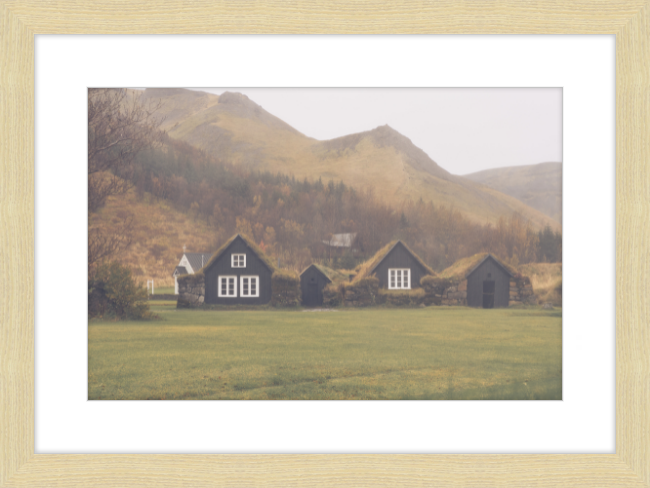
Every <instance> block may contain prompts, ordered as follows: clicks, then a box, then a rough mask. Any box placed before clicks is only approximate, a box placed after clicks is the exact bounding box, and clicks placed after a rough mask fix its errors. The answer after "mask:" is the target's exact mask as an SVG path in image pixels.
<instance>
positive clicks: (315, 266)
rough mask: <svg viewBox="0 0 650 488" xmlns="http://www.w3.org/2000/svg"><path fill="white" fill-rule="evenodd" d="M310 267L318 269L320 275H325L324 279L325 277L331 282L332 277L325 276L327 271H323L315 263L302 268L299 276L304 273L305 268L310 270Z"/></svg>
mask: <svg viewBox="0 0 650 488" xmlns="http://www.w3.org/2000/svg"><path fill="white" fill-rule="evenodd" d="M311 268H314V269H315V270H316V271H318V272H319V273H320V274H322V275H323V276H324V277H325V279H326V280H327V281H329V282H330V283H331V282H332V278H330V277H329V276H327V273H325V271H323V270H322V269H321V267H320V266H318V265H317V264H310V265H309V266H307V267H306V268H305V269H304V270H303V272H302V273H300V276H302V275H304V274H305V273H306V272H307V270H310V269H311Z"/></svg>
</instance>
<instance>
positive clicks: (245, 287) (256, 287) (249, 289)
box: [239, 276, 260, 298]
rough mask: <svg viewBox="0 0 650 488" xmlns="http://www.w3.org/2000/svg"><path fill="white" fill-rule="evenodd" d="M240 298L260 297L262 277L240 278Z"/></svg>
mask: <svg viewBox="0 0 650 488" xmlns="http://www.w3.org/2000/svg"><path fill="white" fill-rule="evenodd" d="M239 296H241V297H251V298H252V297H258V296H260V277H259V276H240V277H239Z"/></svg>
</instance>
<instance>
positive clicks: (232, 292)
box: [218, 276, 237, 298]
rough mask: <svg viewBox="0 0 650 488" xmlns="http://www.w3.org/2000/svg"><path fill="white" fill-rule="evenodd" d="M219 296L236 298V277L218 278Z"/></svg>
mask: <svg viewBox="0 0 650 488" xmlns="http://www.w3.org/2000/svg"><path fill="white" fill-rule="evenodd" d="M218 292H219V296H220V297H225V298H235V297H236V296H237V277H236V276H219V290H218Z"/></svg>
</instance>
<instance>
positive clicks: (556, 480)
mask: <svg viewBox="0 0 650 488" xmlns="http://www.w3.org/2000/svg"><path fill="white" fill-rule="evenodd" d="M89 33H95V34H134V33H138V34H182V33H186V34H202V33H206V34H207V33H356V34H367V33H395V34H399V33H405V34H419V33H421V34H425V33H426V34H440V33H472V34H499V33H508V34H615V35H616V133H617V137H616V154H617V164H616V185H617V199H616V232H617V236H616V242H617V247H616V249H617V254H616V267H617V271H618V272H617V276H616V303H617V309H616V321H617V323H616V338H617V344H616V358H617V367H616V413H617V415H616V454H609V455H583V454H576V455H49V454H48V455H44V454H39V455H35V454H34V348H33V344H34V307H33V303H34V302H33V299H34V291H33V290H34V281H33V271H34V261H33V255H34V254H33V251H34V185H33V183H34V169H33V158H34V149H33V147H34V115H33V114H34V35H35V34H89ZM649 42H650V5H649V2H648V1H647V0H639V1H634V0H611V1H590V0H582V1H573V0H556V1H546V0H541V1H535V0H530V1H524V0H522V1H513V0H503V1H499V2H466V1H460V0H458V1H445V0H441V1H436V2H426V1H424V0H415V1H413V2H408V3H406V2H392V3H390V2H379V1H377V2H375V1H372V0H370V1H366V2H358V3H355V4H354V5H351V4H350V3H348V2H340V1H339V2H324V1H323V2H317V3H312V2H308V1H306V0H298V2H281V1H279V0H266V1H264V2H250V1H242V2H215V1H214V0H207V1H206V0H164V1H163V0H148V1H147V0H133V1H122V0H114V1H107V0H96V1H92V2H86V1H81V0H61V1H55V0H50V1H46V0H32V1H8V0H0V121H1V123H2V126H1V128H0V170H1V172H2V173H1V175H2V176H1V178H2V180H1V181H2V182H1V183H0V185H1V186H0V236H1V241H0V242H1V244H2V251H0V252H1V256H2V264H3V271H4V279H3V280H2V281H0V316H1V320H0V332H1V333H0V487H17V486H39V487H42V486H80V487H92V486H123V487H130V486H133V487H135V486H157V487H165V486H181V485H182V486H192V487H200V486H282V487H286V486H316V485H336V486H346V485H355V486H361V485H364V486H366V485H367V486H482V487H486V486H531V485H534V486H549V487H555V486H589V487H597V486H603V487H611V486H639V487H640V486H649V485H650V445H649V443H650V434H649V432H650V415H649V414H648V406H649V399H650V388H649V385H650V366H649V364H650V361H649V359H650V358H649V354H648V351H650V333H648V322H649V319H650V309H649V308H648V307H649V305H648V304H649V303H650V302H648V301H647V298H646V296H647V291H648V290H650V278H649V277H648V276H649V275H648V273H647V271H648V267H649V265H650V249H649V243H650V225H648V224H647V222H648V220H647V219H648V215H650V191H648V190H649V189H648V184H649V183H650V165H647V164H646V162H647V161H648V160H650V144H648V136H649V133H648V125H647V121H646V117H647V115H648V113H649V109H650V89H649V88H650V87H649V83H650V47H649Z"/></svg>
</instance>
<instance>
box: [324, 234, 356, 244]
mask: <svg viewBox="0 0 650 488" xmlns="http://www.w3.org/2000/svg"><path fill="white" fill-rule="evenodd" d="M356 237H357V233H356V232H353V233H351V234H334V235H332V238H331V239H330V240H329V241H328V240H324V241H323V244H327V245H328V246H331V247H352V243H353V242H354V239H356Z"/></svg>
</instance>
